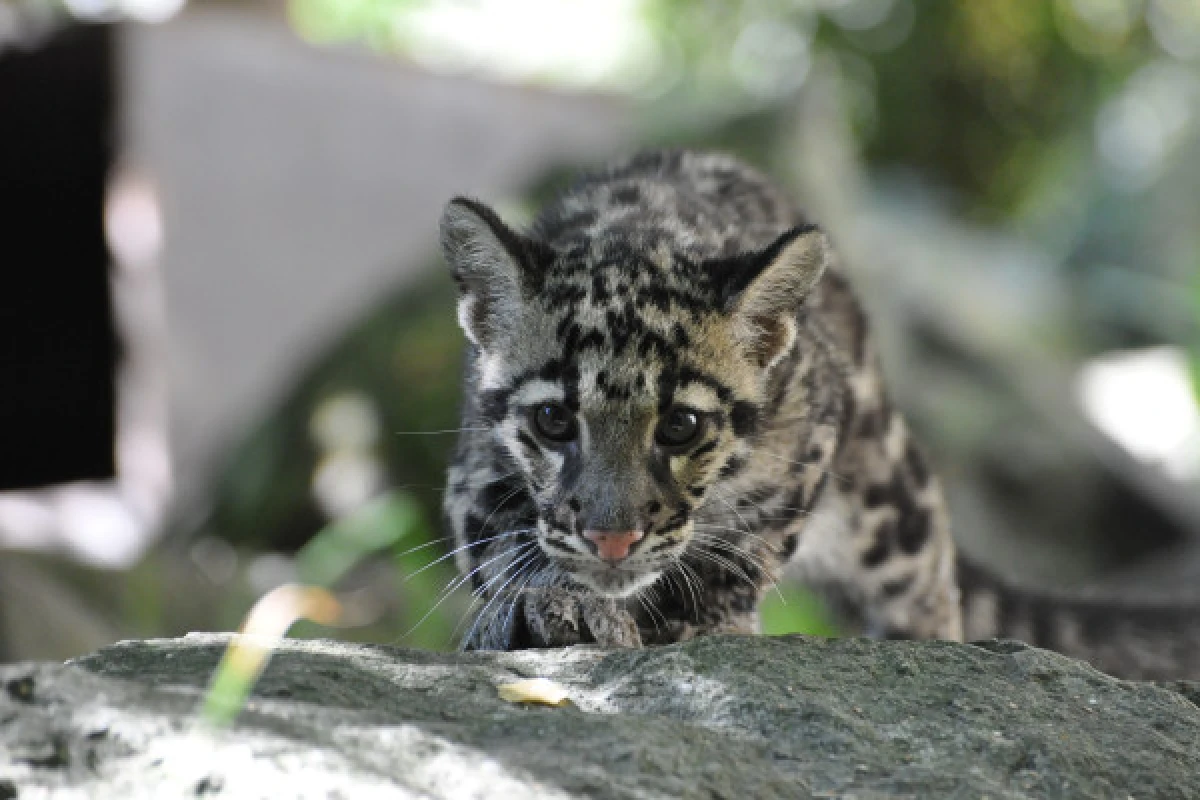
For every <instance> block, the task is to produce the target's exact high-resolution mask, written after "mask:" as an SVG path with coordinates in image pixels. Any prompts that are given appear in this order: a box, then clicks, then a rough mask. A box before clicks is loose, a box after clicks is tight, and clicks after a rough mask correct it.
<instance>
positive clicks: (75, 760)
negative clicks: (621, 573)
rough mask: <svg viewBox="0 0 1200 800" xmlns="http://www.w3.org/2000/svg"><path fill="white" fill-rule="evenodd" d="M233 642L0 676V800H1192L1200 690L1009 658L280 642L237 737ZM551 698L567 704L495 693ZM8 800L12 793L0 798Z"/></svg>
mask: <svg viewBox="0 0 1200 800" xmlns="http://www.w3.org/2000/svg"><path fill="white" fill-rule="evenodd" d="M227 641H228V637H227V636H224V635H208V634H205V635H193V636H188V637H186V638H183V639H176V640H156V641H145V642H125V643H122V644H119V645H115V646H113V647H109V648H106V649H104V650H101V651H99V652H97V653H96V654H94V655H91V656H88V657H86V658H83V659H79V660H77V661H75V662H71V663H69V664H67V665H18V666H8V667H4V668H3V669H0V685H3V686H4V687H5V691H3V692H0V789H4V788H5V787H6V786H8V785H10V786H11V788H12V789H13V790H14V791H15V792H16V796H17V797H18V798H21V797H44V796H49V797H59V796H61V797H72V798H76V797H97V798H110V797H111V798H115V797H121V798H155V799H156V800H157V799H158V798H173V797H214V798H258V797H263V798H293V797H295V798H347V799H348V800H349V799H350V798H353V799H354V800H358V798H372V797H389V798H393V797H394V798H407V797H413V798H446V799H447V800H451V799H452V800H459V799H460V798H514V800H515V799H516V798H575V797H580V798H582V797H587V798H706V799H708V800H713V799H715V798H732V799H734V800H750V798H755V799H756V800H757V799H758V798H798V797H842V798H858V799H859V800H867V799H868V798H884V797H887V798H893V797H896V798H904V797H909V798H922V799H924V798H935V797H936V798H941V797H950V798H959V797H961V798H982V797H989V798H993V800H999V799H1000V798H1092V797H1095V798H1126V797H1133V798H1137V800H1146V799H1147V798H1156V797H1161V798H1172V799H1173V800H1174V799H1175V798H1183V797H1198V798H1200V769H1198V768H1197V764H1198V763H1200V707H1197V703H1198V702H1200V689H1198V687H1197V685H1196V684H1186V683H1184V684H1172V685H1165V684H1164V685H1156V684H1149V683H1133V682H1127V681H1119V680H1116V679H1113V678H1110V677H1108V676H1106V675H1104V674H1102V673H1099V672H1097V671H1095V670H1094V669H1092V668H1091V667H1089V666H1087V665H1085V664H1082V663H1080V662H1076V661H1072V660H1071V659H1068V658H1065V657H1063V656H1059V655H1055V654H1053V653H1049V652H1045V651H1042V650H1036V649H1033V648H1029V647H1025V646H1024V645H1020V644H1016V643H1012V642H985V643H979V644H975V645H960V644H952V643H944V642H933V643H908V642H873V641H867V640H861V639H843V640H824V639H814V638H805V637H781V638H767V637H725V636H722V637H712V638H707V639H700V640H696V641H693V642H689V643H686V644H682V645H672V646H669V647H661V648H652V649H646V650H624V651H602V650H597V649H591V648H582V647H581V648H570V649H566V650H545V651H526V652H521V653H473V654H456V653H430V652H422V651H415V650H403V649H397V648H390V647H382V646H363V645H350V644H344V643H338V642H329V641H288V642H286V643H284V644H283V645H282V646H281V648H280V650H279V651H278V652H277V654H276V656H275V658H274V659H273V660H272V662H271V664H270V666H269V668H268V669H267V671H266V673H265V674H264V676H263V679H262V680H261V681H260V683H259V685H258V687H257V688H256V690H255V693H254V695H253V697H252V698H251V700H250V702H249V703H248V705H247V708H246V710H245V711H244V712H243V714H242V716H241V717H240V718H239V720H238V723H237V725H236V726H235V727H234V728H233V729H232V730H230V731H223V732H220V731H211V730H207V729H205V728H204V727H202V726H199V725H198V724H197V723H196V722H195V709H196V707H197V704H198V703H199V701H200V699H201V697H202V694H203V692H204V689H205V687H206V685H207V682H208V679H209V675H210V674H211V671H212V669H213V667H214V666H215V665H216V663H217V660H218V658H219V657H220V654H221V650H222V648H223V646H224V645H225V643H226V642H227ZM531 677H545V678H549V679H552V680H554V681H557V682H559V683H561V684H563V685H564V686H566V687H567V688H568V689H569V691H570V693H571V697H572V702H573V704H572V705H571V706H568V707H565V708H548V707H528V706H519V705H513V704H510V703H507V702H504V701H503V700H501V699H500V698H499V697H498V695H497V692H496V688H495V687H496V685H497V684H500V683H506V682H510V681H513V680H518V679H521V678H531ZM6 782H7V783H6Z"/></svg>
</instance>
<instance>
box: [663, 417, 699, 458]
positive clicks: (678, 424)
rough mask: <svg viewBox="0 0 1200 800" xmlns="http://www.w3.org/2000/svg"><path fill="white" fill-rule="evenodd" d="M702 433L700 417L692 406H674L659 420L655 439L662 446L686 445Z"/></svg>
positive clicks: (676, 446)
mask: <svg viewBox="0 0 1200 800" xmlns="http://www.w3.org/2000/svg"><path fill="white" fill-rule="evenodd" d="M699 435H700V417H699V416H698V415H697V414H696V412H695V411H692V410H691V409H690V408H672V409H670V410H669V411H667V413H666V414H665V415H664V416H663V417H662V419H660V420H659V421H658V428H657V429H655V431H654V440H655V441H656V442H658V444H659V445H660V446H662V447H668V448H671V449H679V448H681V447H686V446H687V445H689V444H691V443H692V442H694V441H695V440H696V438H697V437H698V436H699Z"/></svg>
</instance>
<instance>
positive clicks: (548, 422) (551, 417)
mask: <svg viewBox="0 0 1200 800" xmlns="http://www.w3.org/2000/svg"><path fill="white" fill-rule="evenodd" d="M533 425H534V427H535V428H537V432H538V433H540V434H541V435H542V436H544V437H545V438H547V439H549V440H550V441H552V442H569V441H571V440H572V439H574V438H575V437H576V435H578V433H579V426H578V425H577V424H576V422H575V415H574V414H572V413H571V412H570V410H568V409H567V408H566V406H564V405H562V404H561V403H542V404H541V405H540V406H538V407H537V408H535V409H534V411H533Z"/></svg>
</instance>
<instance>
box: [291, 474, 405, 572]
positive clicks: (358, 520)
mask: <svg viewBox="0 0 1200 800" xmlns="http://www.w3.org/2000/svg"><path fill="white" fill-rule="evenodd" d="M424 530H425V522H424V518H423V515H422V514H421V509H420V508H419V507H418V506H417V504H416V502H415V501H414V500H413V498H412V497H411V496H410V495H408V494H405V493H402V492H395V491H392V492H385V493H384V494H382V495H380V496H379V497H378V498H376V499H375V500H372V501H371V502H370V503H367V504H366V505H365V506H363V507H362V508H360V509H358V510H357V511H355V512H354V513H353V514H351V515H350V516H348V517H346V518H344V519H341V520H338V521H337V522H334V523H332V524H330V525H328V526H326V527H325V528H323V529H322V530H320V531H319V532H318V533H317V534H316V535H315V536H314V537H313V538H312V539H311V540H309V542H308V544H306V545H304V547H302V548H300V550H299V552H297V553H296V570H297V574H298V575H299V577H300V580H301V581H302V582H304V583H309V584H313V585H316V586H333V585H334V584H335V583H336V582H337V581H338V580H339V579H340V578H341V577H342V576H343V575H345V574H346V573H347V572H349V571H350V570H351V569H353V567H354V565H355V564H357V563H359V562H360V561H362V560H363V559H364V558H366V557H368V556H370V555H372V554H374V553H378V552H380V551H382V550H386V549H388V548H392V547H395V546H396V545H397V544H398V543H400V542H401V541H406V540H408V539H412V538H415V537H416V534H418V533H420V532H423V531H424Z"/></svg>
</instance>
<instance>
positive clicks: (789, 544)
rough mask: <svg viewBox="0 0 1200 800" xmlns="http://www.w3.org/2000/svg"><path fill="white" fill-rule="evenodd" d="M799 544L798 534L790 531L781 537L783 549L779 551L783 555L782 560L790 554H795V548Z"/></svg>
mask: <svg viewBox="0 0 1200 800" xmlns="http://www.w3.org/2000/svg"><path fill="white" fill-rule="evenodd" d="M799 545H800V536H799V534H795V533H790V534H788V535H787V536H785V537H783V549H782V550H781V551H780V555H781V556H783V560H784V561H787V560H788V559H790V558H791V557H792V556H794V555H796V548H797V547H799Z"/></svg>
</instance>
